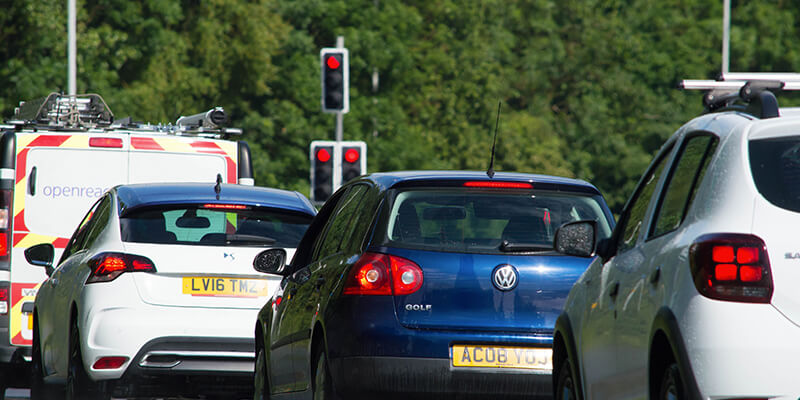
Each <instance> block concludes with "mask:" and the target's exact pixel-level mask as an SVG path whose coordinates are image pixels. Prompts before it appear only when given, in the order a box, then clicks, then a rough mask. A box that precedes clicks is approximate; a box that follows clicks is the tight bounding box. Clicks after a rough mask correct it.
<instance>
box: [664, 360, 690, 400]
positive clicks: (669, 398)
mask: <svg viewBox="0 0 800 400" xmlns="http://www.w3.org/2000/svg"><path fill="white" fill-rule="evenodd" d="M685 398H686V395H685V394H684V393H683V381H682V380H681V371H680V370H679V369H678V364H676V363H672V364H670V365H669V366H668V367H667V368H666V369H664V374H663V375H662V377H661V386H659V389H658V399H659V400H683V399H685Z"/></svg>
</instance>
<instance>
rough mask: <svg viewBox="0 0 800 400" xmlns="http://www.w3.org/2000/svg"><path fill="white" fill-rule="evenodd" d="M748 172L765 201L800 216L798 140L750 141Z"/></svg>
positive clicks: (796, 138) (795, 137)
mask: <svg viewBox="0 0 800 400" xmlns="http://www.w3.org/2000/svg"><path fill="white" fill-rule="evenodd" d="M750 169H751V171H752V173H753V180H754V181H755V183H756V187H757V188H758V191H759V192H760V193H761V195H762V196H764V198H766V199H767V200H768V201H769V202H770V203H772V204H775V205H776V206H778V207H781V208H784V209H787V210H791V211H796V212H800V136H792V137H785V138H779V139H759V140H752V141H750Z"/></svg>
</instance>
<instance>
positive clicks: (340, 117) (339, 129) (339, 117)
mask: <svg viewBox="0 0 800 400" xmlns="http://www.w3.org/2000/svg"><path fill="white" fill-rule="evenodd" d="M336 47H337V48H339V49H343V48H344V36H337V37H336ZM343 131H344V113H342V112H341V111H339V112H337V113H336V141H337V142H341V141H342V138H343V136H344V132H343Z"/></svg>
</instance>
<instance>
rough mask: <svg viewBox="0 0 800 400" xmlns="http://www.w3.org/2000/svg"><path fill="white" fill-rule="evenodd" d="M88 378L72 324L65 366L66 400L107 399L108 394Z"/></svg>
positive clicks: (77, 334)
mask: <svg viewBox="0 0 800 400" xmlns="http://www.w3.org/2000/svg"><path fill="white" fill-rule="evenodd" d="M102 388H103V386H102V385H98V384H96V383H95V382H92V380H91V379H90V378H89V376H88V375H87V374H86V370H85V369H84V368H83V356H82V355H81V340H80V333H79V331H78V327H77V326H75V325H74V324H73V326H72V328H71V329H70V332H69V365H68V367H67V389H66V390H67V393H66V396H65V398H66V399H67V400H107V399H109V398H110V397H109V395H108V394H107V393H105V391H104V390H102Z"/></svg>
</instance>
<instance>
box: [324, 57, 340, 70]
mask: <svg viewBox="0 0 800 400" xmlns="http://www.w3.org/2000/svg"><path fill="white" fill-rule="evenodd" d="M325 63H326V64H328V68H330V69H337V68H339V66H340V65H341V63H339V60H337V59H336V57H335V56H329V57H328V60H327V61H325Z"/></svg>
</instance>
